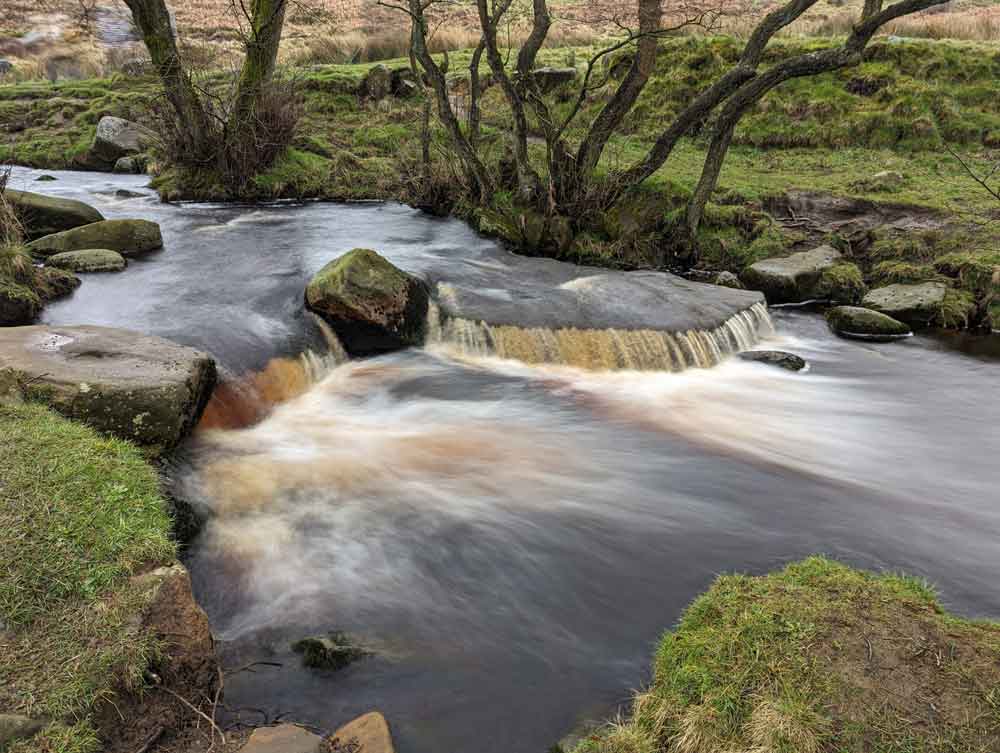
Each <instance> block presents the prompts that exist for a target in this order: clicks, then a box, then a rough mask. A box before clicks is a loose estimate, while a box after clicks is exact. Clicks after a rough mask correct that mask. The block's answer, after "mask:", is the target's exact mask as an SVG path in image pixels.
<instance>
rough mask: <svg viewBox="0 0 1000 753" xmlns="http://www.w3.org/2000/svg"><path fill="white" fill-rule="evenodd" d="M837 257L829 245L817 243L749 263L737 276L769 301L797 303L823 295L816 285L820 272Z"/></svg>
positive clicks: (838, 258)
mask: <svg viewBox="0 0 1000 753" xmlns="http://www.w3.org/2000/svg"><path fill="white" fill-rule="evenodd" d="M840 258H841V255H840V252H839V251H838V250H837V249H835V248H833V247H832V246H826V245H824V246H819V247H818V248H814V249H812V250H811V251H802V252H800V253H797V254H792V255H791V256H781V257H778V258H775V259H765V260H764V261H759V262H756V263H755V264H751V265H750V266H749V267H747V268H746V269H745V270H743V274H742V275H740V279H741V280H742V281H743V283H744V284H745V285H746V286H747V287H748V288H751V289H753V290H759V291H761V292H762V293H763V294H764V295H765V296H766V297H767V301H768V303H800V302H802V301H808V300H811V299H813V298H817V297H822V293H821V292H820V291H819V290H818V289H817V288H818V286H819V283H820V280H821V279H822V277H823V272H824V271H826V270H828V269H830V268H831V267H833V266H834V265H836V264H837V262H838V261H839V260H840Z"/></svg>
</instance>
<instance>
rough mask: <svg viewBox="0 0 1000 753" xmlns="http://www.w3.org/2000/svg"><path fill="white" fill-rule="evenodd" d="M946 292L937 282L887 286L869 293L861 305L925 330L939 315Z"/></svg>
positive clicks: (945, 287)
mask: <svg viewBox="0 0 1000 753" xmlns="http://www.w3.org/2000/svg"><path fill="white" fill-rule="evenodd" d="M947 292H948V288H947V286H946V285H945V284H944V283H940V282H924V283H920V284H919V285H903V284H898V285H889V286H887V287H884V288H877V289H875V290H873V291H871V292H870V293H868V295H866V296H865V297H864V300H862V302H861V303H862V305H863V306H865V308H870V309H874V310H875V311H878V312H880V313H882V314H888V315H889V316H891V317H893V318H895V319H899V320H900V321H902V322H906V323H907V324H909V325H910V326H913V327H926V326H928V325H930V324H931V323H932V322H934V321H935V320H936V319H937V318H938V316H939V315H940V313H941V307H942V305H944V297H945V294H946V293H947Z"/></svg>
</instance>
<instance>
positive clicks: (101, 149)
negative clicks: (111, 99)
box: [90, 115, 156, 169]
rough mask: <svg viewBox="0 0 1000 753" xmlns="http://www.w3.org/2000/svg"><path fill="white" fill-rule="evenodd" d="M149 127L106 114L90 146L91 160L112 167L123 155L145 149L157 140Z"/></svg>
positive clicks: (96, 163) (129, 154)
mask: <svg viewBox="0 0 1000 753" xmlns="http://www.w3.org/2000/svg"><path fill="white" fill-rule="evenodd" d="M155 138H156V136H155V134H154V133H153V132H152V131H150V130H149V129H148V128H146V127H144V126H141V125H139V124H138V123H133V122H132V121H130V120H125V119H124V118H116V117H113V116H111V115H105V116H104V117H103V118H101V119H100V121H98V123H97V128H96V130H95V131H94V141H93V143H92V144H91V146H90V162H91V163H93V164H94V165H95V166H98V167H104V168H108V169H110V168H111V167H113V166H114V164H115V163H116V162H117V161H118V160H119V159H121V158H122V157H130V156H132V155H134V154H139V153H140V152H143V151H145V150H146V149H147V148H148V147H149V145H150V144H152V143H153V142H154V141H155Z"/></svg>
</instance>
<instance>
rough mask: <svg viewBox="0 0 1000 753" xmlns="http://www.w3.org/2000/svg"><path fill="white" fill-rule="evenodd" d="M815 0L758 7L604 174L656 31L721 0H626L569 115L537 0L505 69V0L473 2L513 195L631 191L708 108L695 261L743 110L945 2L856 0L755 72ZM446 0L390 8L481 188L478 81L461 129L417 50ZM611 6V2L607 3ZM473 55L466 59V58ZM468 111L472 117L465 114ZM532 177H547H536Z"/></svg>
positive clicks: (693, 21) (555, 208) (649, 60)
mask: <svg viewBox="0 0 1000 753" xmlns="http://www.w3.org/2000/svg"><path fill="white" fill-rule="evenodd" d="M818 1H819V0H788V2H786V3H785V4H783V5H781V6H779V7H778V8H776V9H775V10H773V11H772V12H770V13H768V14H767V15H766V16H765V17H764V18H763V19H761V21H760V22H759V23H758V24H757V25H756V27H755V28H754V29H753V31H752V33H751V34H750V36H749V38H748V39H747V42H746V44H745V46H744V48H743V50H742V53H741V55H740V58H739V60H738V61H737V62H736V64H735V65H734V66H732V68H730V70H728V71H727V72H726V73H725V74H724V75H722V76H721V77H720V78H718V79H717V80H716V81H714V82H713V83H712V84H711V85H710V86H708V87H707V88H706V89H705V90H704V91H702V92H701V93H700V94H699V95H698V96H697V97H695V98H694V99H693V100H692V101H691V102H690V103H689V104H688V105H687V106H686V107H685V108H684V109H683V110H682V111H681V112H680V113H678V114H677V116H676V117H675V118H674V119H673V121H672V122H671V123H669V124H667V125H666V127H665V128H664V129H663V131H662V132H661V133H660V135H659V137H658V138H657V140H656V142H655V143H654V144H653V146H652V147H651V148H650V149H649V151H648V153H647V154H646V155H645V156H644V157H643V158H642V159H641V160H639V161H638V162H637V163H636V164H634V165H631V166H629V167H627V168H626V169H624V170H620V171H617V172H616V173H614V174H613V175H611V176H610V177H608V178H607V179H604V180H600V181H599V180H597V178H596V177H595V172H596V169H597V166H598V164H599V162H600V160H601V157H602V156H603V154H604V151H605V149H606V147H607V145H608V142H609V141H610V139H611V137H612V136H613V134H614V133H615V132H616V131H617V130H619V129H620V128H621V126H622V123H623V121H624V120H625V118H626V117H627V116H628V114H629V113H630V112H631V111H632V108H633V107H634V106H635V103H636V101H637V100H638V98H639V95H640V94H641V93H642V92H643V90H644V89H645V88H646V86H647V85H648V83H649V80H650V77H651V74H652V71H653V68H654V65H655V62H656V56H657V52H658V46H659V40H660V39H661V38H662V37H663V36H664V35H666V34H670V33H673V32H676V31H678V30H680V29H682V28H685V27H694V26H698V27H704V28H713V27H714V26H715V25H716V24H717V22H718V21H719V19H720V18H721V17H722V16H723V15H724V13H725V3H724V0H717V2H718V5H715V6H711V5H708V4H706V3H704V2H698V0H690V4H688V3H687V2H681V3H679V4H678V3H674V4H671V6H670V8H669V11H670V12H669V20H667V22H666V23H665V22H664V15H665V14H664V11H663V6H662V0H636V3H635V6H634V14H633V17H632V18H633V19H634V20H633V21H632V22H631V23H627V22H626V19H623V18H622V17H621V16H620V15H619V16H616V17H614V19H613V22H614V23H615V24H616V25H617V26H618V28H619V29H620V30H621V35H620V38H619V39H617V40H616V41H615V42H614V43H613V44H610V45H608V46H607V47H605V48H603V49H601V50H599V51H598V52H596V53H595V54H594V55H593V56H592V57H591V58H590V59H589V60H588V61H587V66H586V69H585V73H584V75H583V78H582V83H581V84H580V86H579V89H578V91H577V92H576V96H575V97H574V100H573V105H572V107H571V108H570V111H569V113H568V115H567V116H565V117H564V118H563V119H562V120H561V121H557V120H556V118H555V117H554V115H553V112H552V109H551V108H550V107H549V105H548V103H547V101H546V97H545V95H544V94H543V92H542V90H541V88H540V86H539V84H538V81H537V78H536V76H534V75H533V72H534V70H535V62H536V58H537V56H538V52H539V50H540V49H541V47H542V45H543V44H544V42H545V40H546V38H547V36H548V33H549V29H550V27H551V24H552V15H551V13H550V10H549V8H548V3H547V0H530V2H531V11H530V21H531V30H530V33H529V35H528V36H527V38H526V40H525V42H524V43H523V45H522V46H521V48H520V50H519V52H518V55H517V59H516V62H515V64H514V65H513V66H510V65H508V64H507V61H505V59H504V56H503V54H502V50H501V48H500V45H499V43H498V41H497V36H498V34H497V32H498V29H499V28H500V24H501V23H502V21H503V18H504V16H505V14H507V13H509V12H510V9H511V1H510V0H475V3H476V8H477V11H478V16H479V25H480V31H481V35H482V36H481V41H480V46H479V48H477V51H476V54H477V61H476V62H478V56H479V55H481V54H483V53H482V52H480V48H481V50H482V51H483V52H484V53H485V56H486V60H487V62H488V64H489V67H490V70H491V73H492V77H493V79H494V80H495V81H496V82H497V83H498V84H499V85H500V87H501V89H502V91H503V93H504V96H505V98H506V101H507V103H508V105H509V106H510V110H511V113H512V123H511V129H510V141H511V152H512V154H513V160H514V164H515V166H516V172H517V194H518V197H519V200H520V201H522V202H525V203H528V204H533V205H535V207H536V208H538V209H539V210H542V211H544V212H546V213H547V214H548V215H550V216H551V215H557V214H558V215H563V216H566V217H580V216H585V215H586V214H587V213H588V212H589V211H591V210H593V209H595V208H596V209H601V208H607V207H608V206H611V205H613V204H614V203H615V202H617V201H618V200H619V199H620V197H621V196H622V195H623V194H624V193H625V192H626V191H628V190H629V189H631V188H633V187H635V186H637V185H639V184H641V183H642V182H643V181H645V180H647V179H648V178H649V177H650V176H651V175H653V174H654V173H655V172H656V171H657V170H659V169H660V168H661V167H663V166H664V165H665V164H666V162H667V160H668V159H669V157H670V155H671V153H672V152H673V150H674V148H675V147H676V146H677V144H678V142H679V141H680V139H681V138H682V137H684V136H685V135H687V134H688V133H690V132H691V131H692V130H693V129H694V128H695V127H696V126H698V125H700V124H703V123H705V122H706V121H708V120H709V118H710V116H714V121H713V125H712V128H711V134H710V141H709V146H708V153H707V155H706V157H705V161H704V165H703V168H702V171H701V176H700V179H699V181H698V183H697V186H696V187H695V190H694V192H693V194H692V197H691V199H690V201H689V203H688V205H687V210H686V212H685V220H684V223H683V227H682V228H681V232H682V233H684V235H685V236H686V238H687V242H688V247H689V249H690V250H691V259H690V261H692V262H693V261H694V260H695V258H696V253H697V244H696V238H697V231H698V228H699V226H700V223H701V219H702V215H703V213H704V209H705V205H706V203H707V202H708V199H709V197H710V196H711V194H712V192H713V191H714V190H715V187H716V185H717V182H718V178H719V173H720V172H721V169H722V166H723V163H724V160H725V156H726V153H727V151H728V149H729V145H730V143H731V141H732V138H733V133H734V130H735V128H736V126H737V124H738V123H739V122H740V120H741V119H742V118H743V116H744V115H745V114H746V113H747V112H748V111H750V110H751V109H752V108H753V107H754V106H755V105H756V104H757V102H759V101H760V100H761V99H762V98H763V97H764V96H766V95H767V93H768V92H770V91H771V90H772V89H774V88H775V87H776V86H779V85H781V84H782V83H784V82H786V81H789V80H791V79H793V78H800V77H804V76H815V75H818V74H821V73H824V72H828V71H833V70H836V69H839V68H844V67H848V66H853V65H857V64H858V63H860V62H861V59H862V53H863V52H864V49H865V47H866V46H867V45H868V43H869V42H870V41H871V39H872V38H873V37H874V35H875V33H876V32H877V31H878V30H879V29H880V28H882V27H883V26H884V25H885V24H887V23H889V22H890V21H893V20H895V19H897V18H900V17H902V16H905V15H909V14H911V13H915V12H918V11H921V10H924V9H926V8H930V7H932V6H935V5H941V4H943V3H945V2H947V0H898V1H897V2H895V3H892V4H890V5H887V6H884V2H883V0H865V3H864V7H863V9H862V10H861V12H860V15H859V17H858V20H857V22H856V23H855V25H854V27H853V29H852V31H851V33H850V35H849V36H848V38H847V39H846V41H844V42H843V43H842V44H839V45H835V46H832V47H830V48H828V49H824V50H820V51H816V52H810V53H803V54H799V55H793V56H789V57H787V58H785V59H783V60H781V61H779V62H777V63H775V64H774V65H771V66H770V67H767V68H765V69H761V62H762V60H763V58H764V53H765V50H767V48H768V44H769V43H770V42H771V40H772V39H773V37H774V36H775V34H776V33H778V32H779V31H780V30H782V29H784V28H785V27H787V26H789V25H790V24H792V23H794V22H795V21H796V20H797V19H799V18H800V17H801V16H802V15H803V14H804V13H805V12H806V11H808V10H809V9H810V8H812V7H813V6H814V5H816V3H817V2H818ZM441 2H446V0H407V5H406V6H405V7H402V6H394V7H397V8H400V9H402V10H404V11H405V12H407V13H408V15H409V16H410V19H411V22H412V24H411V28H412V44H413V49H414V51H415V52H416V58H417V60H418V62H419V63H420V65H421V66H422V67H423V69H424V71H425V73H426V75H427V77H428V79H429V80H430V82H431V84H432V85H433V87H434V90H435V92H436V94H437V96H436V101H437V109H438V115H439V117H440V119H441V121H442V122H443V123H444V124H445V126H446V130H447V132H448V135H449V138H450V139H451V142H452V145H453V146H454V148H455V150H456V152H457V154H458V157H459V159H460V160H461V161H462V163H463V164H464V166H465V169H466V171H467V173H468V174H469V175H470V176H472V177H473V179H474V184H475V185H476V187H477V193H478V194H479V195H480V196H483V197H489V196H490V195H491V194H492V191H493V188H494V185H493V183H494V181H493V178H492V176H491V173H490V171H489V170H488V169H487V167H486V165H485V163H484V160H483V157H482V155H481V153H480V149H479V144H478V141H479V140H478V102H477V101H476V96H477V95H478V86H477V82H476V79H475V77H474V78H473V86H472V97H473V102H472V105H471V106H470V122H469V127H468V128H467V129H466V130H464V131H463V129H462V127H461V123H460V122H459V120H458V118H457V117H455V113H454V112H453V110H452V107H451V103H450V101H449V98H448V93H447V84H446V81H445V78H444V76H443V74H441V72H440V69H439V68H438V66H437V64H436V63H435V61H434V59H433V57H432V56H431V55H430V54H429V53H428V51H427V45H426V34H427V15H428V12H431V11H433V9H434V6H436V5H438V4H439V3H441ZM614 5H617V6H618V7H620V4H617V3H616V4H614ZM626 50H627V51H629V52H631V53H632V56H631V63H630V64H629V67H628V71H627V73H626V74H625V76H624V77H623V78H622V79H621V81H620V82H619V83H618V84H617V86H616V87H615V88H614V91H613V92H612V93H611V95H610V97H608V99H607V101H606V102H605V104H604V106H603V107H602V108H601V109H600V110H599V112H598V113H597V115H596V116H595V117H594V118H593V119H592V120H591V122H590V123H589V124H588V125H587V126H586V128H585V129H584V131H583V137H582V138H581V139H580V140H579V143H577V144H575V148H574V144H571V143H570V142H569V139H568V137H567V134H568V132H569V127H570V125H571V124H572V123H573V122H574V121H575V120H576V119H577V118H579V117H580V115H581V113H582V112H584V111H585V107H584V105H585V104H586V103H587V101H588V100H589V99H590V98H591V97H592V96H593V95H594V94H595V93H596V92H598V91H600V90H603V89H605V88H606V87H607V86H608V85H609V84H610V83H611V81H610V77H609V75H608V73H607V72H603V73H602V72H601V68H602V65H601V64H602V62H603V61H605V60H606V59H607V58H609V56H612V55H615V54H616V53H619V52H622V51H626ZM474 64H475V63H474ZM473 111H475V112H476V120H475V121H473V120H472V119H471V114H472V112H473ZM529 112H530V113H531V114H532V115H534V117H535V119H536V120H537V122H538V123H539V125H540V129H541V131H542V134H543V136H544V140H545V164H544V168H545V169H544V170H540V169H539V168H538V167H537V166H536V165H535V164H534V163H533V161H532V159H531V155H530V152H529V149H528V135H529V134H528V113H529ZM541 175H544V176H545V179H544V180H542V178H541V177H540V176H541Z"/></svg>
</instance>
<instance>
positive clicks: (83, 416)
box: [0, 326, 216, 455]
mask: <svg viewBox="0 0 1000 753" xmlns="http://www.w3.org/2000/svg"><path fill="white" fill-rule="evenodd" d="M215 378H216V374H215V362H214V361H213V360H212V359H211V358H210V357H209V356H207V355H206V354H204V353H201V352H199V351H197V350H194V349H193V348H188V347H185V346H183V345H178V344H177V343H173V342H170V341H169V340H164V339H162V338H159V337H150V336H148V335H143V334H140V333H138V332H130V331H128V330H121V329H111V328H108V327H94V326H79V327H46V326H30V327H8V328H5V329H0V395H2V394H12V395H15V396H19V397H25V398H28V399H32V400H36V401H39V402H43V403H45V404H47V405H48V406H49V407H51V408H52V409H54V410H56V411H58V412H59V413H62V414H63V415H64V416H67V417H68V418H72V419H76V420H78V421H82V422H84V423H86V424H89V425H90V426H93V427H94V428H95V429H98V430H99V431H104V432H107V433H109V434H114V435H116V436H118V437H121V438H123V439H128V440H131V441H133V442H135V443H136V444H138V445H140V446H141V447H142V448H143V449H144V450H145V451H146V452H147V454H149V455H160V454H162V453H164V452H166V451H168V450H170V449H172V448H173V447H174V446H176V445H177V443H178V442H180V440H181V439H183V438H184V437H185V436H186V435H187V434H188V433H189V432H190V431H191V429H192V428H193V427H194V425H195V423H196V422H197V420H198V418H199V417H200V416H201V412H202V410H204V407H205V404H206V403H207V402H208V398H209V395H210V394H211V391H212V388H213V387H214V386H215Z"/></svg>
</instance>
